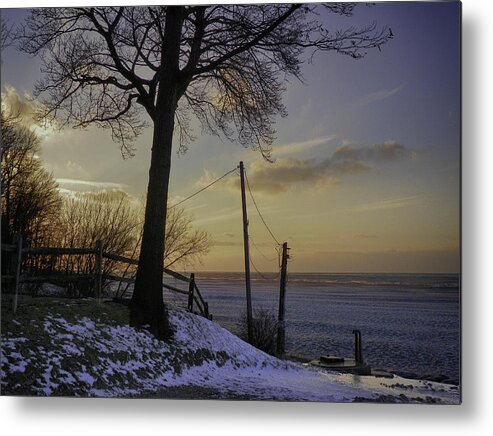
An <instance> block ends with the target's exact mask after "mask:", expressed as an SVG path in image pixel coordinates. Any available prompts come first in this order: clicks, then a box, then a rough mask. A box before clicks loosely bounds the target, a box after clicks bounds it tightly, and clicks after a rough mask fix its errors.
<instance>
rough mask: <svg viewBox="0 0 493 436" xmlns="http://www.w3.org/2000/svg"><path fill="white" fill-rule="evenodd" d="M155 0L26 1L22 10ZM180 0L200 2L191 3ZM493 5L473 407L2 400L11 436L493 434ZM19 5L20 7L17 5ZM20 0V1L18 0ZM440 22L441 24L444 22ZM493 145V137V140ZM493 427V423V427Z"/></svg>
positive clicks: (476, 229)
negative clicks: (492, 429) (492, 126)
mask: <svg viewBox="0 0 493 436" xmlns="http://www.w3.org/2000/svg"><path fill="white" fill-rule="evenodd" d="M80 3H85V4H89V3H90V4H94V5H98V4H103V5H109V4H122V3H126V4H155V3H159V2H155V1H139V0H135V1H131V2H129V1H123V2H122V1H121V0H120V1H118V0H117V1H112V0H105V1H96V0H94V1H91V2H87V1H85V0H81V1H79V2H77V1H75V2H74V1H56V2H54V1H44V2H33V1H18V2H16V3H15V7H25V6H32V5H36V4H37V5H39V6H40V5H42V6H54V5H56V6H58V5H60V6H69V5H73V4H80ZM173 3H191V2H190V1H186V2H180V1H175V2H173ZM245 3H246V1H245ZM492 4H493V2H487V1H482V0H465V1H464V3H463V227H462V230H463V323H462V327H463V382H464V390H463V394H464V395H463V401H464V403H463V405H462V406H459V407H457V406H456V407H452V406H451V407H449V406H436V407H434V406H420V405H413V406H405V405H404V406H403V405H371V404H370V405H367V404H352V405H344V404H316V403H304V404H303V403H266V402H224V401H168V400H100V399H90V400H89V399H80V400H79V399H56V398H49V399H46V398H45V399H36V398H5V397H2V398H0V411H1V412H0V413H1V416H2V417H1V419H0V429H1V431H2V434H16V435H21V434H33V435H35V436H42V435H50V436H53V435H56V434H70V435H71V436H72V435H74V436H75V435H85V436H89V435H92V434H96V435H99V434H103V433H105V434H107V435H118V436H123V435H126V434H129V435H130V434H131V435H134V436H140V435H147V434H156V435H164V434H171V435H175V434H176V435H183V434H185V435H188V434H196V435H198V436H202V435H209V434H211V435H221V434H228V435H232V436H240V435H249V436H251V435H254V436H257V435H264V434H265V435H269V434H271V435H272V436H274V434H276V435H277V434H282V435H283V436H284V435H286V436H291V435H296V436H300V435H303V436H305V435H310V436H311V435H317V436H318V435H329V436H332V435H335V434H338V433H340V434H347V435H353V434H358V435H365V436H367V435H379V436H383V435H397V434H399V435H416V434H417V435H420V436H421V435H423V434H435V435H447V436H449V435H459V434H460V435H461V436H462V435H464V434H474V435H482V434H488V428H490V427H492V426H491V425H488V424H489V423H490V422H491V421H492V420H491V418H490V415H491V412H490V410H492V409H491V403H492V401H491V398H490V396H491V395H492V393H493V386H492V382H491V379H492V376H491V375H490V374H489V371H490V365H489V363H490V362H493V356H492V354H493V353H492V352H491V349H492V348H493V341H492V338H491V337H490V336H489V334H490V333H493V329H492V322H491V320H492V318H493V316H492V315H493V314H492V312H493V298H492V295H493V276H492V274H491V270H492V265H493V256H491V254H490V253H491V249H492V247H493V238H492V224H491V223H493V214H492V211H493V206H492V205H491V204H492V200H493V194H492V193H493V180H492V175H493V171H492V165H493V144H492V143H490V144H488V141H487V139H490V136H491V133H490V129H489V128H488V127H489V125H491V124H492V115H491V114H492V112H493V111H492V109H491V104H492V97H493V96H492V84H491V77H493V74H492V72H493V69H492V68H491V66H492V57H491V45H490V42H491V41H492V38H491V36H492V30H491V29H492V26H491V17H492V16H493V14H492V13H491V12H492V10H493V7H492ZM9 6H10V5H9ZM12 6H14V5H12ZM437 25H439V23H437ZM490 142H491V141H490ZM490 431H491V429H490Z"/></svg>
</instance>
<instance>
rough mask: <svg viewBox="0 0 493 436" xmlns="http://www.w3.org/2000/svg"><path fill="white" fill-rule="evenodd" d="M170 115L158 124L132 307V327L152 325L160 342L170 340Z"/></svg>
mask: <svg viewBox="0 0 493 436" xmlns="http://www.w3.org/2000/svg"><path fill="white" fill-rule="evenodd" d="M167 112H169V113H168V114H163V115H164V116H160V117H157V118H156V120H155V124H154V135H153V140H152V153H151V166H150V169H149V184H148V187H147V199H146V207H145V221H144V229H143V234H142V244H141V249H140V257H139V265H138V268H137V275H136V278H135V287H134V293H133V297H132V301H131V305H130V308H131V324H132V325H145V324H149V325H150V326H151V330H152V331H153V332H154V333H155V334H156V336H158V337H160V338H164V337H167V336H169V326H168V320H167V313H166V308H165V305H164V302H163V285H162V284H163V254H164V235H165V225H166V205H167V202H168V185H169V176H170V170H171V150H172V138H173V127H174V110H173V111H171V110H169V111H167ZM171 112H172V113H171Z"/></svg>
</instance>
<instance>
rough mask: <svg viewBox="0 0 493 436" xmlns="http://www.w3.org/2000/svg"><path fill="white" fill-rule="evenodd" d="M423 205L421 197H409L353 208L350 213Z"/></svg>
mask: <svg viewBox="0 0 493 436" xmlns="http://www.w3.org/2000/svg"><path fill="white" fill-rule="evenodd" d="M422 203H423V197H421V196H419V195H413V196H409V197H400V198H389V199H386V200H380V201H374V202H371V203H364V204H361V205H358V206H355V207H353V208H351V209H349V211H351V212H371V211H375V210H385V209H400V208H403V207H410V206H417V205H419V204H422Z"/></svg>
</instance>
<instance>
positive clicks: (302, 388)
mask: <svg viewBox="0 0 493 436" xmlns="http://www.w3.org/2000/svg"><path fill="white" fill-rule="evenodd" d="M170 320H171V323H172V325H173V326H174V329H175V335H174V338H173V340H172V341H171V342H163V341H160V340H158V339H156V338H155V337H154V336H152V335H151V334H150V333H149V332H147V331H146V330H142V329H141V330H137V329H134V328H132V327H129V326H125V325H123V326H122V325H120V326H115V325H110V324H106V323H105V322H103V321H95V320H92V319H89V318H87V317H81V318H78V319H77V320H76V321H75V322H68V321H67V320H65V319H64V318H62V317H59V316H56V315H48V316H46V317H45V318H44V320H43V325H42V328H43V329H44V333H45V334H46V335H48V337H49V343H50V346H49V347H47V346H46V347H42V346H39V345H37V346H36V347H33V348H32V349H30V351H29V352H26V345H29V341H30V339H29V338H25V337H13V336H12V335H10V334H8V333H6V334H5V335H2V357H1V359H2V360H1V366H2V390H3V391H4V393H15V392H16V390H19V389H21V388H22V386H16V385H15V380H16V377H15V376H16V373H23V374H24V373H26V372H29V371H33V372H35V373H37V374H40V376H38V377H37V378H36V380H33V381H32V386H31V390H32V393H33V394H38V395H63V394H65V395H79V396H96V397H114V396H131V395H142V394H144V395H145V394H151V393H152V392H159V391H160V390H161V391H163V392H165V389H166V388H170V387H177V386H178V387H180V386H196V387H201V388H207V389H212V390H214V391H215V392H217V393H218V397H219V398H235V397H236V398H238V397H240V398H241V397H245V398H254V399H266V400H267V399H277V400H292V401H331V402H333V401H337V402H351V401H354V400H365V399H368V400H387V401H396V402H439V403H447V404H456V403H458V402H459V393H458V390H457V388H456V387H454V386H450V385H445V384H440V383H433V382H427V381H416V380H408V379H403V378H400V377H394V378H392V379H384V378H375V377H370V376H354V375H349V374H337V373H331V372H327V371H324V370H321V369H316V368H312V367H306V366H303V365H301V364H298V363H294V362H288V361H282V360H279V359H276V358H274V357H272V356H269V355H267V354H265V353H263V352H261V351H259V350H257V349H255V348H253V347H252V346H250V345H249V344H247V343H245V342H244V341H242V340H241V339H239V338H238V337H236V336H234V335H233V334H231V333H230V332H229V331H227V330H225V329H223V328H221V327H219V326H218V325H217V324H215V323H213V322H211V321H209V320H207V319H205V318H202V317H200V316H196V315H193V314H190V313H188V312H185V311H180V310H171V311H170ZM21 345H22V350H23V352H22V353H21V352H20V348H21ZM27 349H29V348H27ZM24 379H25V378H22V380H24Z"/></svg>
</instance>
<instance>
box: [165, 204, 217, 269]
mask: <svg viewBox="0 0 493 436" xmlns="http://www.w3.org/2000/svg"><path fill="white" fill-rule="evenodd" d="M164 242H165V244H164V245H165V250H164V266H165V267H166V268H171V267H174V266H176V265H183V264H185V263H192V262H196V261H198V260H200V259H201V257H202V256H204V255H205V254H207V253H208V252H209V249H210V246H211V239H210V236H209V234H208V233H207V232H206V231H205V230H202V229H196V228H194V227H193V218H192V217H191V216H190V215H188V214H187V213H186V212H185V210H184V209H180V208H173V209H170V210H168V213H167V216H166V234H165V240H164Z"/></svg>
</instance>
